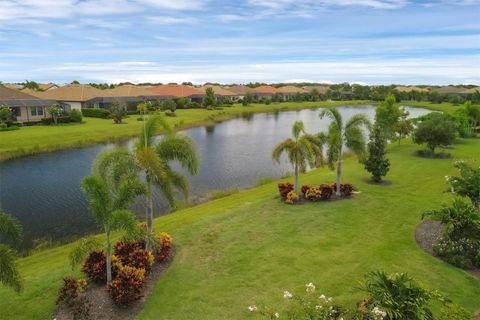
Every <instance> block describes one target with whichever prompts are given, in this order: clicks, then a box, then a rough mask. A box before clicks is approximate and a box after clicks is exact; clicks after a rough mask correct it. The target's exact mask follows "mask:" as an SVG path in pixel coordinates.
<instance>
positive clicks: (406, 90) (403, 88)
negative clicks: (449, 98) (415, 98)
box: [395, 86, 430, 93]
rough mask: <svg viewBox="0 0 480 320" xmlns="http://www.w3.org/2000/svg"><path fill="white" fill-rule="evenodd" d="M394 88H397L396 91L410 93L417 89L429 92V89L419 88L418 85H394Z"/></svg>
mask: <svg viewBox="0 0 480 320" xmlns="http://www.w3.org/2000/svg"><path fill="white" fill-rule="evenodd" d="M395 90H397V91H398V92H406V93H410V92H412V91H417V92H430V90H428V89H427V88H420V87H415V86H407V87H405V86H398V87H395Z"/></svg>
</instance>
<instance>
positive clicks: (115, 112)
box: [110, 102, 126, 124]
mask: <svg viewBox="0 0 480 320" xmlns="http://www.w3.org/2000/svg"><path fill="white" fill-rule="evenodd" d="M125 114H126V111H125V106H123V105H120V103H117V102H115V103H113V104H112V106H111V107H110V116H111V117H112V119H113V123H115V124H120V123H122V119H123V117H124V116H125Z"/></svg>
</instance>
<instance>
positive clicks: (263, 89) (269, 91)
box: [254, 86, 277, 94]
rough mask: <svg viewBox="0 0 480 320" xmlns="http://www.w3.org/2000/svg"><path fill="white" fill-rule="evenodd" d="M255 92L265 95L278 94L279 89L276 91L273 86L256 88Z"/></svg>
mask: <svg viewBox="0 0 480 320" xmlns="http://www.w3.org/2000/svg"><path fill="white" fill-rule="evenodd" d="M254 90H255V93H264V94H274V93H277V89H275V88H274V87H272V86H260V87H256V88H255V89H254Z"/></svg>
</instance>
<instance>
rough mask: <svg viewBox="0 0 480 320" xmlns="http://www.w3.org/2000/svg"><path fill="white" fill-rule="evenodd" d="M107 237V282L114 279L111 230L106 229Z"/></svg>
mask: <svg viewBox="0 0 480 320" xmlns="http://www.w3.org/2000/svg"><path fill="white" fill-rule="evenodd" d="M106 238H107V282H110V281H112V253H111V251H112V247H111V244H110V230H107V231H106Z"/></svg>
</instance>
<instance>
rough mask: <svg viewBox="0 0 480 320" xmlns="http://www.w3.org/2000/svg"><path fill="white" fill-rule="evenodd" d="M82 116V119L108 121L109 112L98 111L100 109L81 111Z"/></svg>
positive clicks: (104, 110)
mask: <svg viewBox="0 0 480 320" xmlns="http://www.w3.org/2000/svg"><path fill="white" fill-rule="evenodd" d="M82 114H83V116H84V117H91V118H102V119H108V118H109V117H110V111H108V110H107V109H100V108H86V109H82Z"/></svg>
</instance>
